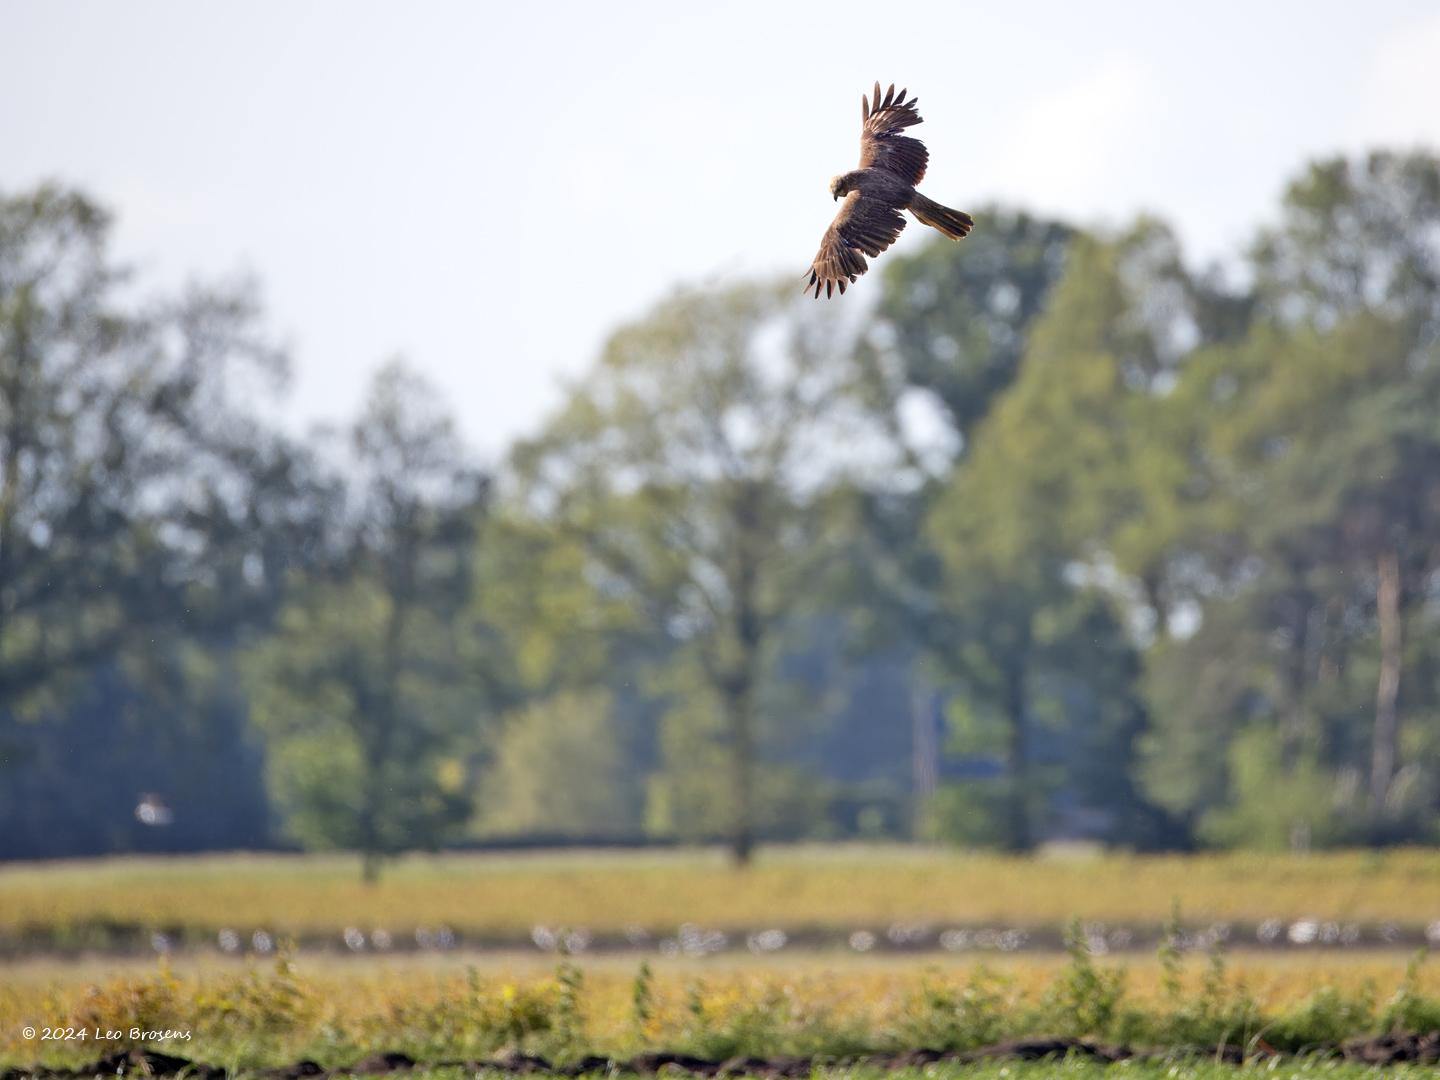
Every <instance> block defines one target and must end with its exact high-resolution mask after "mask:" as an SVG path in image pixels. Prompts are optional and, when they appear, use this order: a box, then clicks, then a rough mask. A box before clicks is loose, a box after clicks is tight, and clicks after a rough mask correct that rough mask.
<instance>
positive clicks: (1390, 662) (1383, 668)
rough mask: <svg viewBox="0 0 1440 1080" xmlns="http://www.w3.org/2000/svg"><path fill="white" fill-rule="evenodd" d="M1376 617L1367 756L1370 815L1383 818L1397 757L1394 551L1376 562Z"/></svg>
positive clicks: (1397, 621) (1396, 565) (1397, 558)
mask: <svg viewBox="0 0 1440 1080" xmlns="http://www.w3.org/2000/svg"><path fill="white" fill-rule="evenodd" d="M1376 571H1377V574H1376V577H1377V582H1376V586H1375V617H1376V620H1377V621H1378V622H1379V624H1380V678H1379V681H1378V683H1377V685H1376V687H1375V730H1374V736H1373V739H1372V742H1371V756H1370V813H1371V816H1372V817H1375V818H1379V817H1381V816H1383V815H1384V813H1385V809H1386V803H1387V801H1388V799H1389V796H1390V782H1391V781H1392V780H1393V779H1394V777H1395V770H1396V767H1397V766H1398V765H1399V758H1400V667H1401V647H1402V641H1401V626H1400V603H1401V597H1400V556H1399V553H1398V552H1396V551H1395V550H1394V549H1393V548H1391V549H1387V550H1386V551H1384V552H1382V553H1381V555H1380V558H1379V560H1378V561H1377V563H1376Z"/></svg>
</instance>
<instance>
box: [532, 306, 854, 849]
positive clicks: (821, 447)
mask: <svg viewBox="0 0 1440 1080" xmlns="http://www.w3.org/2000/svg"><path fill="white" fill-rule="evenodd" d="M797 300H798V298H797V297H795V296H793V295H791V293H790V292H789V291H788V290H782V289H779V288H772V287H770V286H738V287H734V288H728V289H722V290H712V291H709V292H704V293H701V292H682V293H679V294H677V295H675V296H673V297H672V298H671V299H669V300H667V301H665V302H664V303H662V304H661V305H660V306H659V307H658V308H657V309H656V310H655V311H654V312H652V313H651V314H650V315H649V316H648V317H647V318H645V319H643V320H641V321H640V322H637V323H634V324H632V325H630V326H627V327H624V328H623V329H621V330H620V331H619V332H617V333H616V334H615V335H614V337H612V338H611V340H610V342H609V344H608V345H607V347H606V349H605V352H604V355H603V356H602V357H601V360H600V362H599V364H598V365H597V366H596V368H595V369H594V371H593V372H592V373H591V374H590V376H589V377H588V378H587V379H586V380H585V381H584V382H582V383H581V384H579V385H577V386H576V387H575V388H574V390H573V391H572V393H571V395H570V398H569V400H568V401H567V403H566V404H565V406H564V408H563V409H562V410H561V411H560V413H559V414H558V415H557V416H556V417H555V418H554V419H553V420H552V422H551V423H550V424H549V425H548V427H547V429H546V430H545V432H544V433H543V434H542V435H541V436H540V437H539V438H537V439H535V440H533V441H532V442H530V443H528V444H526V445H524V446H522V447H520V448H519V450H518V451H517V453H516V459H515V460H516V466H517V469H518V471H519V473H520V475H521V476H522V477H523V483H524V486H525V489H526V493H527V494H526V498H527V499H528V502H529V505H531V506H533V507H536V508H538V509H539V511H540V512H541V513H542V514H543V515H544V516H545V518H546V520H548V521H550V522H551V523H553V527H554V528H556V529H558V530H560V532H561V533H562V534H563V535H565V536H568V537H573V538H574V539H576V540H577V542H579V543H581V544H583V547H584V550H585V552H586V554H587V556H588V558H589V560H590V570H591V573H592V574H594V575H595V577H596V579H597V580H598V581H599V582H600V583H601V586H600V587H601V589H602V591H603V592H605V593H608V594H610V595H614V596H618V597H623V598H624V600H625V601H626V602H627V603H628V604H630V605H631V606H632V608H633V609H634V610H635V611H636V612H638V613H640V614H641V615H642V617H643V618H644V619H645V620H646V621H647V622H648V624H649V625H650V626H651V627H653V628H654V629H655V630H657V631H659V632H660V634H661V635H662V636H663V638H664V639H665V640H666V641H667V642H668V644H669V658H668V663H667V665H666V669H665V673H664V675H663V686H662V689H663V690H664V691H665V692H666V694H667V696H668V697H669V698H670V700H671V701H672V702H673V703H674V707H673V710H672V713H671V716H670V717H669V718H668V719H667V726H668V727H670V728H671V729H673V730H675V731H676V732H677V733H676V734H673V735H671V736H667V738H666V740H664V741H665V742H666V743H667V745H668V746H669V747H671V748H672V751H675V748H677V747H679V746H681V745H683V746H685V747H686V749H685V750H684V752H683V756H680V757H678V758H677V757H676V756H675V754H676V753H678V752H679V751H675V752H674V753H672V754H671V755H670V757H669V760H668V764H669V767H671V768H673V769H677V770H680V771H681V773H682V774H683V780H681V783H682V784H683V785H684V787H685V788H686V789H687V792H686V793H687V795H688V794H693V793H694V791H695V790H696V789H697V788H698V787H699V786H701V785H702V784H705V783H708V784H710V785H713V786H714V788H715V800H714V801H713V802H711V803H710V809H709V812H708V814H707V816H708V818H709V820H710V822H711V826H710V830H711V831H714V830H715V825H716V823H718V822H720V821H724V822H725V823H726V824H725V826H724V829H725V832H726V833H727V835H728V836H729V838H730V843H731V847H732V850H733V852H734V855H735V858H736V860H737V861H738V862H740V863H744V862H745V861H747V860H748V859H749V857H750V853H751V850H752V848H753V845H754V842H755V836H756V830H757V825H758V824H759V822H757V780H756V769H755V760H756V755H757V752H758V751H759V750H760V748H761V746H762V740H763V738H764V737H765V730H766V729H767V728H769V727H772V726H773V725H774V723H775V721H776V720H777V719H778V718H776V717H773V716H772V717H768V718H767V716H766V715H765V705H764V699H765V695H766V693H767V686H771V685H773V682H774V663H775V659H776V648H777V644H778V642H779V640H780V633H781V630H782V628H783V626H784V624H785V621H786V619H787V616H789V615H790V614H791V613H792V612H793V611H794V609H795V607H796V605H797V603H798V601H799V599H800V598H801V597H802V596H804V595H805V593H806V590H807V589H808V588H809V587H811V585H812V584H813V579H811V578H809V577H807V575H810V574H813V573H814V570H815V566H816V558H817V550H816V545H815V542H814V541H815V536H816V532H815V527H814V524H813V517H814V515H813V514H812V512H811V505H812V502H813V500H814V498H815V493H816V492H817V491H818V490H820V489H821V488H822V487H823V485H824V484H825V482H826V480H827V477H828V476H829V475H830V474H831V473H833V472H834V471H835V470H836V469H837V468H843V467H844V464H845V462H844V456H845V453H846V451H851V452H853V453H855V454H856V455H857V456H861V457H863V454H864V452H865V450H866V449H867V446H866V443H865V441H864V434H865V432H866V430H867V427H866V424H865V422H864V418H863V417H861V416H859V415H858V414H857V413H856V412H855V410H854V409H853V408H851V407H850V403H849V399H848V398H847V397H845V395H843V394H842V392H841V391H842V386H843V379H844V374H845V373H844V372H843V371H842V370H841V369H839V368H838V367H837V366H836V365H834V364H833V363H831V357H832V356H833V355H834V353H835V346H836V341H835V338H834V334H833V332H832V331H829V330H827V328H826V323H825V321H823V320H820V319H818V318H817V317H816V316H815V314H814V312H813V309H805V308H802V307H799V306H798V303H797ZM802 312H804V313H805V314H803V315H802V314H801V313H802ZM871 448H872V449H874V450H876V451H878V450H879V449H881V448H882V447H881V445H880V443H879V440H873V444H872V447H871ZM837 457H838V458H840V460H839V461H837ZM767 721H768V722H767ZM681 729H683V734H680V733H678V732H679V731H680V730H681ZM717 756H718V758H719V760H717ZM715 765H723V770H722V771H723V776H724V779H723V780H717V779H716V778H715V775H714V773H713V772H711V769H712V767H713V766H715ZM707 776H708V777H709V779H708V780H706V779H705V777H707ZM677 779H679V777H677ZM692 785H694V786H695V787H692Z"/></svg>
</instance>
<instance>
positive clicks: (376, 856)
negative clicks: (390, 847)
mask: <svg viewBox="0 0 1440 1080" xmlns="http://www.w3.org/2000/svg"><path fill="white" fill-rule="evenodd" d="M380 859H381V855H380V852H378V851H365V852H362V853H361V855H360V880H361V881H363V882H364V883H365V884H366V885H374V884H375V883H376V882H378V881H379V880H380Z"/></svg>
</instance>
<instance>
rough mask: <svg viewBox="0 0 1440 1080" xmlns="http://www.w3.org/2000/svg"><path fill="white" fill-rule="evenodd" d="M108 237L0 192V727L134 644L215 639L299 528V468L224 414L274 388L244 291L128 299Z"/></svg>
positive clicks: (102, 223)
mask: <svg viewBox="0 0 1440 1080" xmlns="http://www.w3.org/2000/svg"><path fill="white" fill-rule="evenodd" d="M110 229H111V222H110V218H109V215H108V214H106V213H105V212H104V211H103V210H102V209H100V208H99V207H98V206H96V205H95V204H94V203H93V202H91V201H90V200H88V199H87V198H86V197H85V196H83V195H81V194H79V193H76V192H73V191H68V190H64V189H61V188H57V187H49V186H47V187H42V188H39V189H37V190H36V191H34V192H32V193H29V194H22V195H13V196H7V195H0V715H7V716H11V717H13V716H16V715H21V714H23V715H30V716H34V715H38V714H39V713H40V712H43V711H44V709H45V708H46V707H52V708H53V707H55V706H57V705H58V704H59V703H61V702H62V701H63V700H64V695H65V692H66V690H67V687H68V685H69V684H68V683H67V680H68V679H70V678H72V677H75V676H77V675H80V674H82V673H83V672H85V671H86V670H87V669H89V668H90V667H92V666H94V665H97V664H100V663H102V662H105V661H108V660H110V659H112V658H114V657H116V656H117V655H120V654H122V653H124V652H125V651H126V650H127V649H130V650H131V651H132V653H133V652H134V651H135V650H134V648H133V647H134V646H137V645H138V644H139V643H140V642H142V641H144V640H146V639H147V637H149V636H151V635H154V634H167V633H172V632H183V633H186V634H193V635H199V636H205V637H208V638H210V639H211V640H215V639H221V638H224V637H226V636H229V635H232V634H233V633H234V631H235V630H236V629H237V628H238V627H239V626H241V625H244V624H245V623H246V622H247V621H250V620H253V618H255V617H256V616H259V615H261V614H263V613H264V611H265V610H266V609H267V607H268V606H269V605H270V604H272V603H273V602H274V601H275V600H276V599H277V597H278V593H279V589H280V588H281V585H282V582H283V578H284V569H285V566H286V564H287V563H288V562H290V561H293V560H294V559H295V558H296V556H297V555H299V554H300V553H302V552H303V551H304V549H305V545H306V541H307V540H308V539H309V532H308V528H309V526H310V525H311V524H313V501H312V497H313V491H311V490H310V486H309V484H310V480H309V475H308V473H307V471H306V468H305V466H306V462H305V458H304V455H302V454H299V453H297V452H296V451H295V449H294V448H293V447H292V446H290V445H289V444H287V443H286V442H285V441H284V440H283V439H281V438H279V437H277V436H276V435H274V434H273V433H271V432H270V431H268V430H267V429H265V428H264V427H263V426H262V425H261V424H260V423H258V421H256V420H255V419H254V418H253V417H251V416H248V415H247V414H246V413H244V412H243V411H242V410H240V409H239V408H238V407H237V406H236V405H235V400H236V397H237V393H238V392H239V391H242V390H246V389H254V388H259V387H263V386H264V384H265V383H266V382H272V383H273V382H274V380H277V379H279V378H281V377H282V376H283V374H284V367H285V361H284V357H283V356H282V355H281V354H280V353H279V352H278V351H277V350H276V349H275V348H274V347H273V346H272V345H271V344H269V343H268V342H267V341H266V340H265V338H264V336H263V335H262V334H261V333H260V331H259V329H258V326H257V321H258V320H257V308H256V303H255V299H254V296H253V291H252V290H250V289H249V288H247V287H244V286H241V287H236V288H222V289H205V288H201V287H198V286H196V287H192V288H191V289H189V290H187V291H185V292H184V293H182V294H181V295H180V296H178V297H174V298H163V299H160V300H157V301H154V302H150V303H139V302H134V301H130V300H127V299H126V296H127V295H128V294H127V293H126V290H125V286H126V284H127V280H128V278H127V275H126V273H125V272H124V271H123V270H122V269H121V268H120V267H118V266H117V265H116V264H115V263H114V262H113V261H112V259H111V258H110V255H109V252H108V241H109V235H110Z"/></svg>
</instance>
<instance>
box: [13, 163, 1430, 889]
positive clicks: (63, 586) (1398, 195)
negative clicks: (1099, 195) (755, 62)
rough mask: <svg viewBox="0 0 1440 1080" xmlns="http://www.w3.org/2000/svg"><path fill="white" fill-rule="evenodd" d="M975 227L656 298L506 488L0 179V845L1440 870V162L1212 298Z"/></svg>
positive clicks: (225, 288) (1044, 228)
mask: <svg viewBox="0 0 1440 1080" xmlns="http://www.w3.org/2000/svg"><path fill="white" fill-rule="evenodd" d="M977 218H978V219H979V220H980V222H981V225H980V227H978V228H977V230H976V232H975V233H974V234H973V235H972V236H971V237H970V238H969V239H967V240H966V241H965V242H964V243H962V244H953V243H950V242H947V241H944V240H932V241H929V242H927V244H926V245H925V246H923V247H920V248H917V249H916V250H915V252H914V253H913V254H910V255H899V256H893V257H891V258H889V259H888V260H886V261H883V262H882V263H881V264H880V267H879V268H878V269H877V274H876V276H877V277H878V279H879V280H878V281H876V282H875V286H876V288H875V292H876V294H877V299H876V302H875V304H874V306H873V307H872V308H870V309H865V308H863V307H861V306H857V305H849V306H836V305H834V304H831V305H818V304H815V303H813V302H811V303H809V304H806V303H804V302H803V300H802V299H801V298H800V296H799V292H798V290H795V289H791V288H790V287H789V285H790V284H793V283H786V284H785V285H784V286H777V285H771V284H768V283H743V284H738V285H733V286H727V287H724V288H715V289H681V290H677V291H676V292H675V293H674V294H673V295H671V296H670V297H668V298H666V299H665V300H663V301H662V302H661V303H660V304H658V305H657V306H656V307H655V309H654V310H653V311H652V312H650V313H649V314H648V315H647V316H646V317H644V318H643V319H640V320H637V321H636V322H634V323H633V324H630V325H627V326H624V327H622V328H620V329H619V330H618V331H617V332H616V333H615V334H614V335H613V337H612V338H611V339H610V341H609V343H608V344H607V346H606V347H605V349H604V351H603V353H602V354H601V356H600V357H599V359H598V361H597V362H596V364H595V365H594V367H593V368H592V369H591V371H590V372H589V374H588V375H587V376H586V377H585V378H584V379H583V380H581V381H579V382H578V383H576V384H575V385H573V386H571V387H570V388H569V389H568V390H567V392H566V397H565V400H564V402H563V404H562V405H561V407H560V408H559V409H558V410H557V411H556V412H555V413H554V414H553V415H552V416H551V417H550V418H549V419H548V421H546V422H545V423H544V424H543V425H542V426H541V427H540V428H539V429H538V430H537V431H535V432H534V433H533V434H532V436H530V437H529V438H526V439H524V440H522V441H521V442H519V443H517V444H516V445H515V446H514V447H512V449H511V452H510V453H509V455H508V456H507V458H506V459H505V460H504V461H502V462H496V463H492V464H491V465H490V466H489V467H488V468H487V467H481V465H480V464H478V463H477V462H476V460H475V459H474V457H473V455H472V454H471V453H470V451H469V450H468V449H467V448H466V447H465V445H464V444H463V441H462V440H461V439H460V437H459V435H458V434H457V432H456V429H455V427H454V424H453V422H452V420H451V418H450V416H449V415H448V413H447V410H446V408H445V404H444V402H443V399H442V398H440V397H439V396H438V395H437V394H436V392H435V391H434V390H433V389H432V388H430V387H429V386H427V385H426V384H425V383H424V382H423V380H421V379H419V378H418V377H417V376H416V375H414V374H413V373H411V372H409V371H408V370H407V369H406V368H405V367H404V365H403V364H401V363H399V362H392V363H391V364H389V365H387V366H385V367H384V368H383V369H382V370H381V371H380V373H379V374H378V375H377V376H376V377H375V378H374V380H373V381H372V384H371V387H370V391H369V395H368V398H367V401H366V404H365V405H364V407H363V409H362V410H361V412H360V414H359V415H358V416H356V417H355V419H354V421H353V422H352V423H350V424H349V425H346V426H344V427H342V428H337V429H334V430H323V431H317V432H315V433H313V434H312V435H310V436H308V437H306V438H299V437H296V436H293V435H290V434H287V433H285V432H284V431H282V430H280V429H279V428H278V427H276V426H275V425H274V424H273V423H270V422H268V421H267V419H266V414H267V412H268V411H269V406H270V405H271V404H272V403H273V400H274V396H275V395H277V394H280V393H283V386H284V374H285V367H286V357H285V355H284V353H283V351H282V350H280V349H279V348H277V347H276V346H275V345H274V343H273V342H272V341H271V340H270V338H269V337H268V335H267V334H266V332H265V331H264V328H263V325H262V316H261V312H260V310H259V306H258V303H257V300H256V295H255V290H254V288H253V287H252V286H251V285H250V284H248V283H246V282H238V283H236V282H229V283H220V284H197V285H194V286H192V287H190V288H188V289H186V290H184V291H183V292H182V293H181V294H180V295H178V296H173V297H162V298H159V299H157V300H148V299H145V298H143V297H142V296H141V294H140V293H139V291H138V289H137V287H136V284H135V283H134V282H133V281H132V280H131V279H130V278H129V276H128V275H127V273H126V272H125V271H124V269H123V268H122V267H119V266H118V265H117V264H116V263H115V261H114V259H113V257H112V256H111V255H110V253H109V251H108V249H107V241H108V236H109V230H110V218H109V216H108V214H107V213H106V212H105V211H104V210H103V209H102V208H100V207H98V206H96V205H95V204H94V203H93V202H92V201H91V200H89V199H88V198H87V197H86V196H84V195H83V194H80V193H78V192H74V191H69V190H65V189H63V188H59V187H55V186H47V187H42V188H40V189H37V190H36V191H33V192H29V193H21V194H11V195H0V856H4V857H38V856H49V855H61V854H68V853H81V852H104V851H132V850H194V849H198V848H205V847H237V846H260V845H267V844H275V843H282V842H284V843H294V844H299V845H303V846H306V847H317V848H323V847H339V848H344V849H349V850H354V851H357V852H360V853H362V854H363V855H364V865H365V871H366V873H367V875H369V876H374V875H375V874H376V873H378V872H379V869H380V865H381V860H383V858H384V857H385V856H387V855H390V854H394V853H397V852H400V851H403V850H408V849H414V848H430V847H436V846H439V845H443V844H452V843H460V842H465V841H475V842H479V841H483V840H485V839H486V838H492V839H493V838H506V837H509V838H521V839H528V840H530V841H550V842H554V841H562V840H565V839H572V840H573V839H584V840H600V839H611V840H622V839H624V840H635V839H641V838H652V839H682V840H688V839H695V840H698V839H723V840H725V841H726V842H728V843H729V845H730V846H731V848H732V850H733V851H734V853H735V855H736V857H737V859H739V860H741V861H743V860H745V859H746V858H748V857H749V855H750V852H751V851H752V849H753V846H754V844H755V843H756V842H757V841H759V840H762V839H766V838H781V837H784V838H795V837H812V838H833V837H847V836H848V837H854V836H862V837H872V838H880V837H912V836H926V837H938V838H944V839H949V840H952V841H955V842H960V843H966V844H979V845H989V846H998V847H1004V848H1008V849H1013V850H1027V849H1030V848H1032V847H1034V846H1035V845H1037V844H1039V843H1042V842H1045V841H1047V840H1051V839H1057V838H1088V839H1096V840H1101V841H1104V842H1106V843H1113V844H1120V845H1126V846H1131V847H1136V848H1158V847H1187V846H1194V845H1226V846H1252V847H1276V848H1278V847H1291V848H1306V847H1309V846H1312V845H1314V846H1320V845H1339V844H1379V843H1395V842H1433V841H1435V840H1437V839H1440V837H1437V835H1436V826H1435V822H1436V811H1437V809H1440V160H1437V159H1436V158H1435V157H1433V156H1429V155H1427V154H1424V153H1413V154H1392V153H1374V154H1371V155H1369V156H1367V157H1365V158H1362V159H1353V160H1346V159H1333V160H1326V161H1320V162H1316V163H1314V164H1312V165H1310V166H1309V167H1308V168H1306V169H1305V170H1304V171H1303V172H1302V173H1301V174H1300V175H1299V176H1298V177H1297V178H1296V179H1295V180H1294V182H1293V183H1292V184H1291V185H1290V186H1289V188H1288V189H1287V191H1286V192H1285V194H1284V197H1283V200H1282V202H1281V205H1280V207H1279V211H1278V213H1277V214H1276V215H1275V218H1274V220H1273V221H1272V222H1271V223H1270V224H1269V225H1268V226H1267V227H1266V228H1265V229H1263V230H1262V231H1261V232H1260V233H1259V234H1258V235H1257V236H1256V237H1255V239H1254V242H1253V244H1252V245H1251V247H1250V248H1249V250H1248V252H1247V253H1246V258H1245V261H1244V266H1243V268H1242V271H1241V272H1239V273H1232V274H1231V275H1230V276H1229V277H1227V276H1226V275H1224V274H1222V273H1221V272H1220V271H1218V270H1214V269H1210V270H1202V269H1200V268H1197V267H1196V266H1194V265H1193V264H1192V263H1191V262H1190V261H1188V260H1187V259H1186V257H1185V254H1184V252H1183V251H1182V250H1181V248H1180V245H1179V243H1178V241H1177V239H1176V237H1175V236H1174V234H1173V232H1172V231H1171V230H1170V229H1169V228H1168V227H1167V226H1166V225H1165V223H1163V222H1161V221H1157V220H1154V219H1150V218H1144V219H1141V220H1137V221H1136V222H1134V223H1133V224H1131V225H1130V226H1128V227H1126V228H1124V229H1121V230H1117V231H1113V232H1106V233H1097V232H1087V231H1084V230H1081V229H1079V228H1077V227H1075V226H1074V225H1072V224H1069V223H1066V222H1061V221H1054V220H1047V219H1043V218H1037V217H1035V216H1033V215H1030V214H1027V213H1025V212H1023V211H1018V210H1012V209H1007V208H1003V207H993V208H990V209H988V210H987V211H985V212H984V213H982V214H977Z"/></svg>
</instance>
